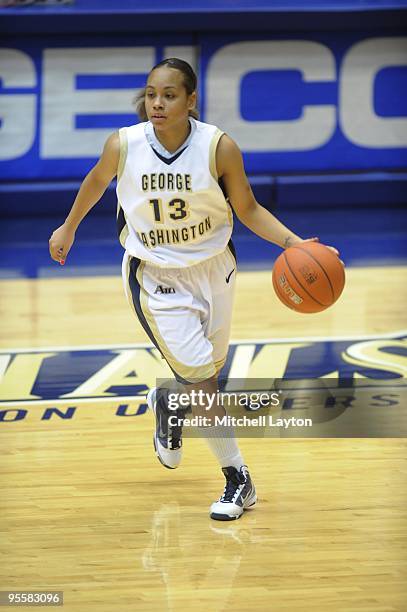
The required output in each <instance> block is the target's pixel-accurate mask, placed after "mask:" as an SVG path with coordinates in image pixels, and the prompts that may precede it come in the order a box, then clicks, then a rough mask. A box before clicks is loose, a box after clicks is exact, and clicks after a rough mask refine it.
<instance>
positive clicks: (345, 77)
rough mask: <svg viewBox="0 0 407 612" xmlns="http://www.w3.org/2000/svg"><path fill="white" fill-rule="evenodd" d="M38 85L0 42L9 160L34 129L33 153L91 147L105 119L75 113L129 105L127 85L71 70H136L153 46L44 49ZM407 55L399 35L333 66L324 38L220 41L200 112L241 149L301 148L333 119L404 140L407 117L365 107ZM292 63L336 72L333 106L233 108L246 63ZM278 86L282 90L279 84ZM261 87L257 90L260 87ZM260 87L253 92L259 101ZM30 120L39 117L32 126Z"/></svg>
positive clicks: (315, 74) (314, 77) (383, 140)
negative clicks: (89, 81)
mask: <svg viewBox="0 0 407 612" xmlns="http://www.w3.org/2000/svg"><path fill="white" fill-rule="evenodd" d="M41 61H42V66H41V95H40V99H39V103H38V104H37V94H36V93H32V91H31V92H30V89H31V90H32V89H33V88H36V87H37V73H36V69H35V65H34V62H33V60H32V58H31V57H30V56H29V55H27V54H26V53H24V52H22V51H20V50H17V49H10V48H9V49H1V50H0V78H1V80H2V88H3V93H2V95H1V96H0V119H1V126H0V159H2V160H11V159H16V158H19V157H21V156H23V155H24V154H26V153H27V152H28V151H29V150H30V149H31V147H32V145H33V142H34V139H35V136H36V132H37V129H38V130H39V131H40V133H39V143H40V150H39V154H40V158H42V159H61V158H71V159H72V158H84V157H96V156H98V155H99V154H100V151H101V149H102V146H103V143H104V141H105V139H106V138H107V136H108V134H109V133H110V132H111V131H112V129H111V128H101V127H98V128H81V129H78V128H76V127H75V125H76V117H77V116H79V115H104V114H106V115H107V114H109V115H111V114H127V113H132V112H133V108H132V99H133V97H134V94H135V90H134V89H128V88H117V89H78V88H77V86H76V79H77V77H78V76H80V75H132V74H136V75H140V74H146V73H148V71H149V70H150V68H151V66H152V65H153V64H154V62H155V48H154V47H114V48H112V47H104V48H90V49H89V48H64V49H62V48H59V49H45V50H44V51H43V55H42V60H41ZM405 65H407V38H406V37H391V38H390V37H389V38H382V37H380V38H369V39H365V40H362V41H360V42H357V43H355V44H354V45H353V46H351V47H350V48H349V49H348V51H347V52H346V54H345V56H344V58H343V60H342V62H341V65H340V66H339V68H338V69H337V68H336V63H335V56H334V54H333V52H332V51H331V49H329V48H328V47H327V46H325V45H323V44H321V43H318V42H314V41H309V40H279V41H275V40H273V41H270V40H264V41H251V42H248V41H244V42H236V43H232V44H228V45H225V46H224V47H221V48H220V49H219V50H217V51H216V52H215V53H214V54H213V55H212V56H211V57H210V59H209V63H208V66H207V70H206V74H205V76H204V82H203V83H202V86H203V87H204V89H205V109H204V119H205V121H207V122H209V123H214V124H217V125H219V126H221V128H222V129H223V130H225V131H226V132H228V133H229V134H231V135H232V136H233V137H234V138H235V139H236V140H237V141H238V143H239V145H240V146H241V148H242V149H243V150H244V151H245V152H266V151H267V152H279V151H310V150H313V149H317V148H319V147H321V146H323V145H325V144H326V143H328V142H329V141H330V139H331V138H332V136H333V134H334V132H335V130H336V129H337V126H338V125H339V129H340V130H341V132H342V134H343V135H344V136H345V138H346V139H347V140H348V141H349V142H350V143H353V144H354V145H357V146H360V147H367V148H372V149H374V148H377V149H383V148H400V147H406V146H407V118H406V117H393V116H392V117H382V116H379V115H378V114H377V113H376V112H375V109H374V104H373V91H374V85H375V78H376V76H377V74H378V73H379V71H380V70H382V69H383V68H388V67H392V66H398V67H399V66H405ZM264 70H267V71H272V70H296V71H299V72H300V73H301V77H302V80H303V81H304V82H314V83H317V82H325V83H326V82H336V81H337V82H338V93H339V95H338V107H337V106H336V105H334V104H304V105H303V106H302V112H301V116H300V117H299V118H297V119H293V120H284V121H283V120H273V121H248V120H247V119H244V117H242V115H241V112H240V99H241V86H242V79H243V78H244V77H245V75H247V74H248V73H250V72H254V71H264ZM281 95H282V96H283V95H284V91H283V90H282V91H281ZM262 96H264V97H262ZM265 104H267V91H264V92H263V94H262V92H259V105H265ZM37 125H38V126H39V127H38V128H37Z"/></svg>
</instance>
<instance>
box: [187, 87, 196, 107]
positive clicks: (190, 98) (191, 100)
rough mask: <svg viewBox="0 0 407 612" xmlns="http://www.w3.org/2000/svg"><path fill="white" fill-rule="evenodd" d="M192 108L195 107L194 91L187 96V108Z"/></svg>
mask: <svg viewBox="0 0 407 612" xmlns="http://www.w3.org/2000/svg"><path fill="white" fill-rule="evenodd" d="M194 108H196V91H193V92H192V93H191V94H190V95H189V96H188V110H194Z"/></svg>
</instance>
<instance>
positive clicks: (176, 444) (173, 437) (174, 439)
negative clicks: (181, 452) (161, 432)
mask: <svg viewBox="0 0 407 612" xmlns="http://www.w3.org/2000/svg"><path fill="white" fill-rule="evenodd" d="M171 414H172V415H173V414H174V413H173V412H172V413H171ZM175 414H176V416H177V421H178V422H179V421H182V422H184V418H185V410H177V411H176V413H175ZM181 436H182V425H174V426H172V427H170V426H168V439H169V441H170V442H169V445H170V448H171V449H172V450H175V449H177V448H180V446H181Z"/></svg>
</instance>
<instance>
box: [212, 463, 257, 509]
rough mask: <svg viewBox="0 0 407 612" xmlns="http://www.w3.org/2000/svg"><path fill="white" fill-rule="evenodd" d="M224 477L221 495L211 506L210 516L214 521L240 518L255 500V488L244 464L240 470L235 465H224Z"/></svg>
mask: <svg viewBox="0 0 407 612" xmlns="http://www.w3.org/2000/svg"><path fill="white" fill-rule="evenodd" d="M222 472H223V474H224V475H225V478H226V485H225V490H224V491H223V495H222V497H221V498H220V499H219V500H218V501H216V502H214V503H213V504H212V506H211V518H212V519H215V520H216V521H234V520H236V519H238V518H240V517H241V516H242V514H243V512H244V511H245V510H247V509H248V508H251V507H252V506H254V504H255V503H256V501H257V495H256V489H255V488H254V484H253V483H252V480H251V478H250V474H249V471H248V469H247V466H246V465H242V467H241V468H240V470H237V469H236V468H235V467H232V466H230V467H224V468H222Z"/></svg>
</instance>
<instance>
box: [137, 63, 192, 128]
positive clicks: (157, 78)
mask: <svg viewBox="0 0 407 612" xmlns="http://www.w3.org/2000/svg"><path fill="white" fill-rule="evenodd" d="M195 100H196V96H195V93H192V94H191V95H190V96H189V95H188V94H187V91H186V89H185V86H184V81H183V74H182V72H180V71H179V70H176V69H174V68H168V67H167V66H162V67H160V68H156V70H153V72H152V73H151V74H150V76H149V77H148V81H147V85H146V95H145V106H146V112H147V117H148V118H149V120H150V121H151V123H152V124H153V125H154V128H155V129H156V130H159V131H167V130H169V129H171V130H172V129H174V128H177V127H183V126H185V124H186V122H187V120H188V113H189V111H190V110H192V109H193V108H194V106H195Z"/></svg>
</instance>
